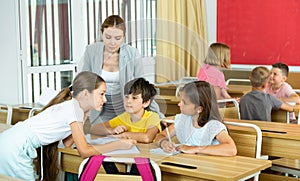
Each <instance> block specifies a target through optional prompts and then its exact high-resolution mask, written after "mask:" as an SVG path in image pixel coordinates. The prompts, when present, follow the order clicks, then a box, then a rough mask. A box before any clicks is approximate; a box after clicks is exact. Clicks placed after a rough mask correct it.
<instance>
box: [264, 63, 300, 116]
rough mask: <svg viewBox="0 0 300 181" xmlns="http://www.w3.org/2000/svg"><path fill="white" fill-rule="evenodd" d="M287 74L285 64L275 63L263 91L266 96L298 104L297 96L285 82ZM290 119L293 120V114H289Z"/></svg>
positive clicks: (287, 70) (287, 69)
mask: <svg viewBox="0 0 300 181" xmlns="http://www.w3.org/2000/svg"><path fill="white" fill-rule="evenodd" d="M288 74H289V67H288V66H287V65H286V64H285V63H281V62H278V63H275V64H273V65H272V69H271V75H270V80H269V84H268V86H267V87H266V89H265V92H266V93H267V94H271V95H274V96H275V97H277V98H279V99H280V100H282V101H284V102H295V103H300V99H299V96H298V94H297V93H296V92H295V91H294V90H293V88H292V86H291V85H290V84H288V83H287V82H286V80H287V77H288ZM290 119H291V120H295V119H296V117H295V114H294V113H291V114H290Z"/></svg>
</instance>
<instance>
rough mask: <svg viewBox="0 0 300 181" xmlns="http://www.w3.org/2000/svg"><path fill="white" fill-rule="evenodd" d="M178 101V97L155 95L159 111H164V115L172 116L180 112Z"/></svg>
mask: <svg viewBox="0 0 300 181" xmlns="http://www.w3.org/2000/svg"><path fill="white" fill-rule="evenodd" d="M179 101H180V98H179V97H176V96H167V95H157V96H155V102H156V103H157V104H158V106H159V109H160V111H161V112H162V113H164V114H165V116H173V115H175V114H178V113H180V108H179V106H178V103H179Z"/></svg>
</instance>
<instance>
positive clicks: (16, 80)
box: [0, 0, 22, 104]
mask: <svg viewBox="0 0 300 181" xmlns="http://www.w3.org/2000/svg"><path fill="white" fill-rule="evenodd" d="M0 12H1V15H0V23H1V33H0V40H1V41H0V50H1V59H0V63H1V66H0V84H1V91H0V103H6V104H17V103H20V102H22V100H21V97H22V96H21V93H22V91H21V68H20V67H21V66H20V63H19V62H20V61H19V56H18V55H19V54H20V53H19V36H18V35H19V33H18V25H17V14H18V13H17V12H18V11H17V1H16V0H9V1H6V0H1V6H0Z"/></svg>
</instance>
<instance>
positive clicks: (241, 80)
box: [226, 78, 251, 85]
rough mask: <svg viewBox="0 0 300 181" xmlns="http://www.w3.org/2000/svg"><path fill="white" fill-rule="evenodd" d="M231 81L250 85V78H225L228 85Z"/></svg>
mask: <svg viewBox="0 0 300 181" xmlns="http://www.w3.org/2000/svg"><path fill="white" fill-rule="evenodd" d="M231 82H239V83H240V82H242V83H243V84H242V85H244V84H245V85H251V84H250V80H249V79H233V78H230V79H227V80H226V85H229V84H230V83H231Z"/></svg>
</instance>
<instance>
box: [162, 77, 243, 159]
mask: <svg viewBox="0 0 300 181" xmlns="http://www.w3.org/2000/svg"><path fill="white" fill-rule="evenodd" d="M180 97H181V100H180V102H179V104H178V106H179V107H180V110H181V114H177V115H176V116H175V122H174V124H172V125H170V126H169V127H168V130H169V135H170V137H174V136H177V139H178V141H179V142H180V144H181V145H180V146H178V147H176V146H175V144H173V143H171V142H170V141H169V140H168V133H167V131H166V130H167V129H165V130H164V131H162V132H161V133H160V134H159V135H158V136H157V139H156V144H157V145H158V146H159V147H161V148H162V149H163V150H164V151H165V152H174V151H175V150H176V151H180V152H183V153H202V154H209V155H220V156H234V155H236V153H237V150H236V146H235V143H234V141H233V140H232V138H231V137H230V136H229V134H228V132H227V129H226V126H225V125H224V124H223V123H222V121H221V117H220V113H219V109H218V105H217V100H216V94H215V92H214V90H213V88H212V86H211V85H210V84H209V83H207V82H204V81H195V82H191V83H187V84H186V85H185V86H184V87H183V89H182V92H181V95H180Z"/></svg>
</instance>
